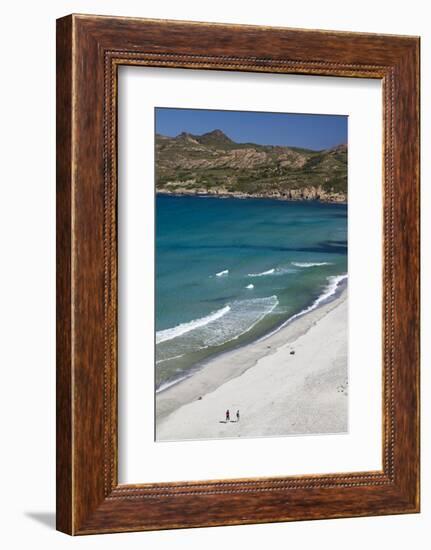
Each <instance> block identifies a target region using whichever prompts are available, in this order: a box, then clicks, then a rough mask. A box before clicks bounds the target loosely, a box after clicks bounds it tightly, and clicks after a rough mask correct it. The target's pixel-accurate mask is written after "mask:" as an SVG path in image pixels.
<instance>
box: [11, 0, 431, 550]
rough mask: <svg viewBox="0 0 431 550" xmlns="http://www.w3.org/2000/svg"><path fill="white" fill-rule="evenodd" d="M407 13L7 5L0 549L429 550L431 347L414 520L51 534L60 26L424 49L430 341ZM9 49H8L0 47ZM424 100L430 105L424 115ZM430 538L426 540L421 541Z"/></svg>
mask: <svg viewBox="0 0 431 550" xmlns="http://www.w3.org/2000/svg"><path fill="white" fill-rule="evenodd" d="M427 4H428V3H427V2H423V1H421V0H410V2H408V4H406V3H405V2H401V1H399V0H396V1H395V0H392V1H391V0H382V1H381V2H375V1H373V0H362V1H361V2H346V1H345V0H326V1H325V2H322V1H321V0H303V1H302V2H290V3H288V2H276V1H275V0H266V1H265V2H264V3H260V2H259V3H257V2H256V3H255V4H253V3H252V2H250V0H237V1H236V2H232V1H231V0H218V2H204V1H203V0H181V1H180V2H178V1H174V0H157V1H155V0H154V1H148V2H140V1H138V0H103V1H100V0H99V1H97V0H87V1H85V0H75V1H73V0H56V1H46V0H45V2H43V3H40V2H30V1H27V2H25V1H22V0H15V1H14V2H8V3H5V4H4V5H3V9H2V19H1V24H0V40H1V41H2V48H1V51H2V85H1V88H0V96H1V101H0V124H1V130H2V131H1V133H0V140H1V144H0V151H1V153H2V156H1V159H2V162H1V168H2V170H1V179H0V185H1V188H0V189H1V195H0V197H1V200H0V224H1V227H0V250H1V252H2V254H1V269H0V278H1V284H0V324H1V326H0V334H1V340H0V342H1V347H0V349H1V374H2V378H1V382H0V388H1V393H0V422H1V424H0V426H1V431H0V435H1V439H0V446H1V450H2V452H1V455H0V466H1V478H2V479H1V485H0V487H1V489H0V518H1V526H2V527H1V534H0V540H1V542H2V546H3V547H4V548H8V549H9V548H18V547H19V548H21V547H34V548H43V549H46V550H50V549H56V550H57V549H62V548H66V547H72V545H73V546H74V547H77V548H78V547H79V548H90V547H91V548H103V549H104V550H108V549H109V548H116V547H118V546H120V547H121V548H141V547H142V546H144V545H145V546H146V547H147V548H151V549H154V550H157V549H160V548H168V547H169V548H180V547H184V548H185V547H187V548H188V549H190V550H193V549H198V548H204V549H205V550H209V549H213V548H217V549H220V548H227V549H230V548H234V547H247V548H249V549H250V550H252V549H261V548H264V547H281V546H282V547H287V546H289V547H291V548H292V547H293V548H295V547H299V548H304V549H308V548H310V549H311V548H315V547H319V548H326V547H330V548H331V550H337V549H341V548H343V549H345V548H346V547H348V548H349V550H355V549H361V550H362V549H363V548H364V547H367V546H371V547H378V546H383V545H384V546H386V547H388V548H391V549H392V550H397V549H401V548H403V549H404V548H406V547H409V546H411V547H414V548H415V549H422V548H427V547H428V545H429V542H428V543H426V541H425V536H426V532H427V531H429V524H430V522H431V475H430V468H429V464H430V462H431V452H430V443H431V437H430V434H431V430H430V415H431V404H430V403H431V400H430V397H431V396H430V393H431V391H430V381H431V375H430V372H429V365H430V360H431V343H430V339H429V338H423V346H422V352H423V358H422V388H423V407H422V426H423V437H422V452H423V458H422V462H423V468H422V470H423V471H422V510H423V511H422V514H420V515H412V516H392V517H384V518H361V519H343V520H331V521H319V522H300V523H288V524H274V525H257V526H241V527H223V528H213V529H209V530H208V529H196V530H188V531H165V532H156V533H132V534H122V535H102V536H93V537H81V538H74V539H72V538H71V537H67V536H65V535H63V534H61V533H57V532H55V531H54V527H53V526H54V522H55V520H54V506H55V505H54V500H55V486H54V468H55V461H54V456H55V455H54V449H55V437H54V436H55V432H54V427H55V417H54V412H55V402H54V398H55V387H54V383H55V337H54V335H55V330H54V328H55V325H54V323H55V292H54V291H55V274H54V267H55V194H54V191H55V19H56V18H57V17H60V16H62V15H65V14H68V13H71V12H75V13H96V14H111V15H129V16H140V17H155V18H171V19H190V20H197V21H205V20H206V21H219V22H229V23H251V24H259V25H283V26H291V27H303V28H310V29H312V28H322V29H339V30H351V31H368V32H382V33H391V34H392V33H400V34H415V35H421V37H422V68H423V72H422V98H423V101H422V151H423V154H422V209H423V210H422V243H423V260H422V270H423V272H422V294H423V296H422V300H423V304H422V311H423V313H422V327H423V334H425V335H426V334H429V333H430V331H431V285H430V281H431V257H430V253H429V250H430V249H431V239H430V235H431V221H430V220H431V215H430V214H431V189H430V187H429V185H428V182H429V180H430V175H431V173H430V165H429V163H428V158H427V156H426V155H425V152H427V151H429V150H431V120H430V104H429V97H430V96H431V71H430V66H431V30H430V27H429V17H430V14H429V13H427V12H428V11H429V10H427ZM3 42H4V43H3ZM427 99H428V101H427ZM427 528H428V529H427Z"/></svg>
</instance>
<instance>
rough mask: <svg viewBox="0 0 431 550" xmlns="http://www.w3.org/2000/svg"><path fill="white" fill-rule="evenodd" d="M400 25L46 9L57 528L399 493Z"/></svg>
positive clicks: (413, 486)
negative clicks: (355, 27) (53, 85)
mask: <svg viewBox="0 0 431 550" xmlns="http://www.w3.org/2000/svg"><path fill="white" fill-rule="evenodd" d="M418 100H419V39H418V38H417V37H407V36H386V35H376V34H357V33H342V32H332V31H307V30H296V29H287V28H268V27H253V26H238V25H224V24H209V23H191V22H179V21H157V20H146V19H130V18H116V17H99V16H90V15H71V16H67V17H65V18H62V19H59V20H58V22H57V528H58V529H59V530H61V531H63V532H66V533H69V534H91V533H104V532H119V531H138V530H149V529H168V528H179V527H198V526H212V525H232V524H243V523H262V522H274V521H291V520H304V519H319V518H337V517H348V516H366V515H383V514H398V513H414V512H418V511H419V107H418V105H419V104H418Z"/></svg>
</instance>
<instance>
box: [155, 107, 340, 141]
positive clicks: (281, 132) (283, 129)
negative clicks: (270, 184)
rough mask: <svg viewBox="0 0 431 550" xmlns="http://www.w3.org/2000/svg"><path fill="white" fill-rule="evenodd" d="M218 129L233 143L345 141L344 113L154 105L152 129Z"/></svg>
mask: <svg viewBox="0 0 431 550" xmlns="http://www.w3.org/2000/svg"><path fill="white" fill-rule="evenodd" d="M215 129H219V130H222V131H223V132H224V133H225V134H226V135H227V136H229V137H230V138H231V139H233V140H234V141H236V142H237V143H244V142H252V143H259V144H261V145H290V146H294V147H304V148H306V149H314V150H320V149H327V148H329V147H333V146H335V145H339V144H341V143H347V116H343V115H308V114H307V115H304V114H290V113H263V112H252V111H209V110H205V109H167V108H159V107H158V108H156V132H157V133H159V134H163V135H165V136H177V135H178V134H180V133H181V132H189V133H191V134H197V135H200V134H204V133H206V132H210V131H212V130H215Z"/></svg>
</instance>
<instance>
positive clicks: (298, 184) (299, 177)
mask: <svg viewBox="0 0 431 550" xmlns="http://www.w3.org/2000/svg"><path fill="white" fill-rule="evenodd" d="M156 191H157V192H158V193H169V194H181V195H218V196H235V197H240V198H241V197H243V198H245V197H274V198H280V199H285V200H307V199H311V200H321V201H330V202H346V201H347V146H346V145H339V146H337V147H334V148H332V149H326V150H323V151H312V150H308V149H300V148H296V147H282V146H273V145H257V144H254V143H235V142H234V141H232V140H231V139H230V138H229V137H228V136H226V135H225V134H224V133H223V132H222V131H221V130H214V131H212V132H209V133H207V134H203V135H200V136H198V135H193V134H188V133H185V132H183V133H182V134H180V135H178V136H176V137H167V136H162V135H159V134H157V135H156Z"/></svg>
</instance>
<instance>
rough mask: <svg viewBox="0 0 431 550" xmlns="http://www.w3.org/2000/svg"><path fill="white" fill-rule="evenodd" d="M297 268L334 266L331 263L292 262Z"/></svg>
mask: <svg viewBox="0 0 431 550" xmlns="http://www.w3.org/2000/svg"><path fill="white" fill-rule="evenodd" d="M292 265H294V266H296V267H318V266H321V265H332V264H331V263H330V262H292Z"/></svg>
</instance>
